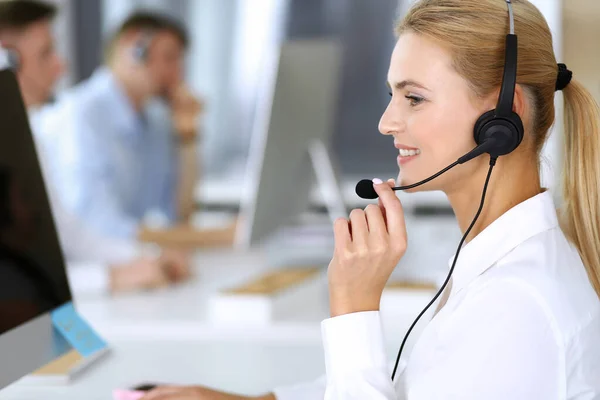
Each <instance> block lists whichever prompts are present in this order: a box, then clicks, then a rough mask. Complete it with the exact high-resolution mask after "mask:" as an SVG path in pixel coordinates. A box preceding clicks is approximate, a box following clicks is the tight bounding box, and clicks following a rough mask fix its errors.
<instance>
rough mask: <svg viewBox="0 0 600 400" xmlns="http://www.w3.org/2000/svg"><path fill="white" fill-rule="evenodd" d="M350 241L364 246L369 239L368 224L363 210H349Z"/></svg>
mask: <svg viewBox="0 0 600 400" xmlns="http://www.w3.org/2000/svg"><path fill="white" fill-rule="evenodd" d="M350 222H351V224H352V225H351V231H350V235H351V236H352V243H353V244H354V245H356V246H358V247H364V246H366V245H367V243H368V241H369V226H368V224H367V217H366V215H365V212H364V211H363V210H361V209H354V210H352V211H351V212H350Z"/></svg>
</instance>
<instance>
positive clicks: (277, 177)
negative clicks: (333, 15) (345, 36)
mask: <svg viewBox="0 0 600 400" xmlns="http://www.w3.org/2000/svg"><path fill="white" fill-rule="evenodd" d="M265 64H266V68H265V69H264V71H265V76H264V77H263V79H265V80H266V81H265V82H263V85H262V87H263V89H264V90H263V92H262V93H261V95H260V96H259V97H260V99H259V101H258V104H257V109H256V118H255V125H254V128H253V132H252V138H251V145H250V154H249V157H248V163H247V169H246V177H245V185H246V186H245V188H244V191H243V194H242V200H241V204H240V214H239V218H238V223H237V230H236V235H235V240H234V242H235V243H234V244H235V246H236V247H237V248H238V249H244V250H247V249H249V248H252V247H256V246H258V245H261V244H263V243H265V241H267V240H269V239H270V238H272V237H273V235H274V234H275V233H276V232H278V231H279V230H280V228H283V227H285V226H287V225H290V224H294V223H296V222H297V221H298V217H300V216H301V214H303V213H304V212H305V211H306V210H307V209H308V206H309V202H310V198H311V190H312V189H313V187H314V184H315V183H317V184H318V187H319V189H320V192H321V195H322V196H323V199H324V201H325V204H326V206H327V210H328V213H329V216H330V217H331V219H332V220H333V219H334V218H336V217H338V216H346V208H345V205H344V202H343V198H342V195H341V191H340V188H339V184H338V179H337V169H336V167H335V164H336V163H335V162H334V161H332V157H331V154H330V152H329V151H328V143H329V139H330V137H331V135H332V131H333V128H334V126H333V124H334V121H335V116H336V109H337V102H338V101H337V99H338V92H339V82H340V80H341V79H340V78H341V76H340V74H341V48H340V44H339V43H337V42H336V41H333V40H328V39H303V40H293V41H287V42H284V43H283V44H282V45H281V46H280V47H279V49H278V51H277V52H276V54H273V56H272V58H270V59H269V60H268V61H267V62H266V63H265Z"/></svg>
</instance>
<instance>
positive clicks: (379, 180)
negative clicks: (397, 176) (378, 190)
mask: <svg viewBox="0 0 600 400" xmlns="http://www.w3.org/2000/svg"><path fill="white" fill-rule="evenodd" d="M373 183H374V184H376V185H379V184H380V183H383V181H382V180H381V179H379V178H375V179H373Z"/></svg>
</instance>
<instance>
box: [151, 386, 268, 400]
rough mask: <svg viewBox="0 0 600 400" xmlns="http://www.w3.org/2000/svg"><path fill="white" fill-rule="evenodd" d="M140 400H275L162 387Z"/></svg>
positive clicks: (197, 389) (263, 397)
mask: <svg viewBox="0 0 600 400" xmlns="http://www.w3.org/2000/svg"><path fill="white" fill-rule="evenodd" d="M141 400H275V396H274V395H272V394H268V395H265V396H261V397H247V396H239V395H235V394H229V393H225V392H219V391H216V390H212V389H208V388H205V387H201V386H187V387H186V386H162V387H158V388H156V389H154V390H151V391H150V392H148V394H146V396H144V397H142V399H141Z"/></svg>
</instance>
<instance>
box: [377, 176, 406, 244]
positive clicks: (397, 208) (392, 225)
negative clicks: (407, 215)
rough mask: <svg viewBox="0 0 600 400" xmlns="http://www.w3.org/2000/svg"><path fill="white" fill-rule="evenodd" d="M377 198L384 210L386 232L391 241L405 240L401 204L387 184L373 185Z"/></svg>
mask: <svg viewBox="0 0 600 400" xmlns="http://www.w3.org/2000/svg"><path fill="white" fill-rule="evenodd" d="M373 186H374V188H375V192H377V195H378V196H379V199H380V201H381V205H382V206H383V208H384V209H385V216H386V222H387V230H388V233H389V234H390V237H391V238H392V240H393V241H400V240H402V239H406V226H405V221H404V211H403V209H402V204H401V203H400V200H399V199H398V197H396V193H395V192H394V191H393V190H392V187H391V186H390V184H389V183H379V184H374V185H373Z"/></svg>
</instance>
